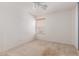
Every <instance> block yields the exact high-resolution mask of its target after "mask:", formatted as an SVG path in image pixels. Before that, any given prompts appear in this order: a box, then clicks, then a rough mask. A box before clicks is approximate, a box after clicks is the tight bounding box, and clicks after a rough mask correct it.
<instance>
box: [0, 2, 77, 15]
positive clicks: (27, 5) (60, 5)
mask: <svg viewBox="0 0 79 59" xmlns="http://www.w3.org/2000/svg"><path fill="white" fill-rule="evenodd" d="M45 3H46V4H47V6H48V7H47V10H43V11H44V13H45V14H48V13H53V12H57V11H62V10H68V9H72V8H74V7H75V4H76V3H75V2H45ZM0 6H2V7H12V6H13V7H14V6H15V7H18V8H21V9H22V8H23V9H25V10H26V11H29V12H33V13H35V12H36V11H34V9H33V3H32V2H7V3H6V2H0ZM41 13H43V12H42V11H41ZM41 13H40V11H39V13H37V14H41Z"/></svg>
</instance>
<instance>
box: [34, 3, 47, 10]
mask: <svg viewBox="0 0 79 59" xmlns="http://www.w3.org/2000/svg"><path fill="white" fill-rule="evenodd" d="M33 4H34V8H42V9H43V10H46V9H47V5H46V3H44V2H33Z"/></svg>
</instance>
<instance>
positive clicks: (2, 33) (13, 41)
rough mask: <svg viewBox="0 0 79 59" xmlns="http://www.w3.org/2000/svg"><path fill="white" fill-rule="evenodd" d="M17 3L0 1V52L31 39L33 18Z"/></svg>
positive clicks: (33, 28)
mask: <svg viewBox="0 0 79 59" xmlns="http://www.w3.org/2000/svg"><path fill="white" fill-rule="evenodd" d="M16 4H17V5H16ZM19 4H20V3H19ZM19 4H18V3H0V51H1V52H2V51H5V50H8V49H10V48H13V47H16V46H18V45H20V44H23V43H24V42H29V41H31V40H33V37H34V34H35V27H34V26H35V25H34V19H33V18H32V17H31V16H30V15H29V14H28V13H27V12H26V11H25V10H27V9H26V8H25V9H24V7H21V5H23V4H20V5H19Z"/></svg>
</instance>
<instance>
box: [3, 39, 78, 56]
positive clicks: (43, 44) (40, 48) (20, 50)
mask: <svg viewBox="0 0 79 59" xmlns="http://www.w3.org/2000/svg"><path fill="white" fill-rule="evenodd" d="M3 55H6V56H76V55H77V52H76V49H75V48H74V46H72V45H66V44H60V43H54V42H48V41H43V40H33V41H31V42H29V43H25V44H23V45H21V46H19V47H16V48H14V49H11V50H9V51H7V52H5V53H3Z"/></svg>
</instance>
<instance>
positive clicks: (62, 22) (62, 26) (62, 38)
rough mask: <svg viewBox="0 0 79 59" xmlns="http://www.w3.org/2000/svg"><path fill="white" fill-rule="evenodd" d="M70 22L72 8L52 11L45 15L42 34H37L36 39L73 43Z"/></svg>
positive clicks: (71, 24) (71, 20) (71, 19)
mask: <svg viewBox="0 0 79 59" xmlns="http://www.w3.org/2000/svg"><path fill="white" fill-rule="evenodd" d="M72 22H73V11H72V9H69V10H65V11H59V12H55V13H52V14H50V15H48V16H47V17H46V21H45V26H44V28H43V29H44V31H43V32H44V34H43V35H38V39H41V40H47V41H53V42H59V43H64V44H74V39H73V23H72Z"/></svg>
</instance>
